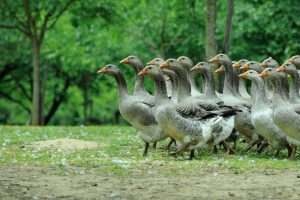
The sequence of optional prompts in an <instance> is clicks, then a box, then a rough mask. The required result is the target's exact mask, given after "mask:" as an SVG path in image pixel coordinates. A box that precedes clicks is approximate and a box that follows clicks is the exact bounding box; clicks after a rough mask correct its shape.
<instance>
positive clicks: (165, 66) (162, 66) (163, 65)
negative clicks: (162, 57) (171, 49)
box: [159, 61, 169, 69]
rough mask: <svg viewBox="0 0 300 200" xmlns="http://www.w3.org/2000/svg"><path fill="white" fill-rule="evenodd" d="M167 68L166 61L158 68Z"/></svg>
mask: <svg viewBox="0 0 300 200" xmlns="http://www.w3.org/2000/svg"><path fill="white" fill-rule="evenodd" d="M168 67H169V62H168V61H165V62H163V63H162V64H161V65H160V66H159V68H161V69H163V68H168Z"/></svg>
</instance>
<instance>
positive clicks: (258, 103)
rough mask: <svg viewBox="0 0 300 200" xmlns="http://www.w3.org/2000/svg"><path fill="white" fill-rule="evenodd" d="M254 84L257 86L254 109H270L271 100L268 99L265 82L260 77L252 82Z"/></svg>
mask: <svg viewBox="0 0 300 200" xmlns="http://www.w3.org/2000/svg"><path fill="white" fill-rule="evenodd" d="M252 84H254V85H255V86H256V89H255V99H254V108H255V109H260V108H263V107H268V106H269V105H268V101H269V100H268V99H267V96H266V91H265V84H264V80H263V79H262V78H260V77H256V78H255V79H254V80H253V81H252Z"/></svg>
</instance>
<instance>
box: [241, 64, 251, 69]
mask: <svg viewBox="0 0 300 200" xmlns="http://www.w3.org/2000/svg"><path fill="white" fill-rule="evenodd" d="M249 68H250V67H249V64H248V63H246V64H245V65H243V66H242V67H241V68H240V69H243V70H249Z"/></svg>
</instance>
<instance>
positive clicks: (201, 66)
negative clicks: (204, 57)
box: [191, 62, 210, 74]
mask: <svg viewBox="0 0 300 200" xmlns="http://www.w3.org/2000/svg"><path fill="white" fill-rule="evenodd" d="M208 70H210V65H209V63H207V62H199V63H197V64H196V65H195V66H194V67H193V68H192V69H191V71H193V72H198V73H201V74H203V73H204V72H206V71H208Z"/></svg>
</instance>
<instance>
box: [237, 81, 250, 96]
mask: <svg viewBox="0 0 300 200" xmlns="http://www.w3.org/2000/svg"><path fill="white" fill-rule="evenodd" d="M239 91H240V93H242V94H245V95H249V93H248V91H247V87H246V80H245V79H244V78H239Z"/></svg>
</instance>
